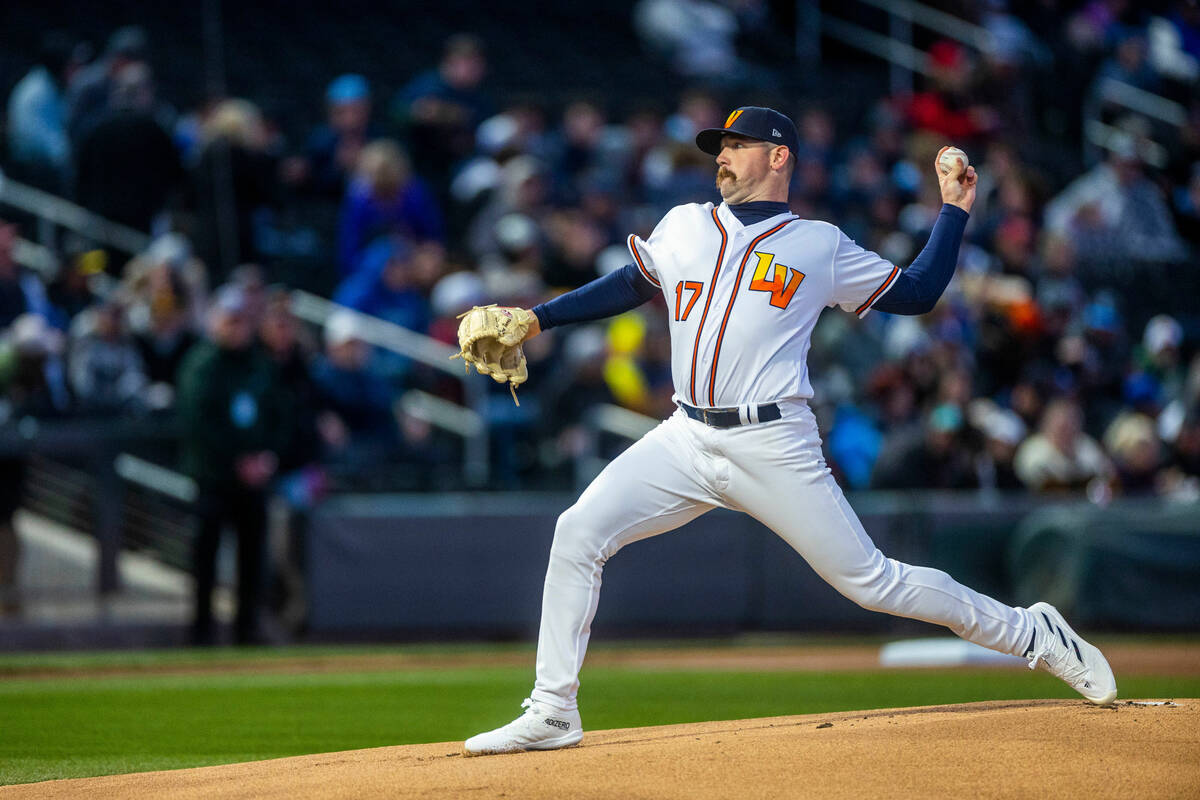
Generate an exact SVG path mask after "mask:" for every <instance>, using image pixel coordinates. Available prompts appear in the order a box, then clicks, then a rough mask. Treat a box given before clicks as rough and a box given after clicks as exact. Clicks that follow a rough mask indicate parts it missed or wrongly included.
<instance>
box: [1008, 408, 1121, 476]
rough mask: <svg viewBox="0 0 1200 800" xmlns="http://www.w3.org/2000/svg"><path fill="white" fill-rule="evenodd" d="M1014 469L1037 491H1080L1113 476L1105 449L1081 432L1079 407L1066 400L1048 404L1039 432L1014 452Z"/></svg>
mask: <svg viewBox="0 0 1200 800" xmlns="http://www.w3.org/2000/svg"><path fill="white" fill-rule="evenodd" d="M1014 466H1015V468H1016V471H1017V477H1019V478H1020V479H1021V482H1022V483H1024V484H1025V485H1026V486H1027V487H1029V488H1030V489H1033V490H1034V491H1038V492H1053V491H1065V490H1078V489H1083V488H1085V487H1086V486H1087V485H1088V483H1089V482H1091V481H1092V480H1096V479H1099V480H1102V481H1107V480H1109V479H1110V478H1111V477H1112V475H1113V468H1112V463H1111V462H1110V461H1109V459H1108V456H1106V455H1105V454H1104V450H1103V449H1102V448H1101V447H1100V445H1099V444H1097V443H1096V440H1095V439H1093V438H1092V437H1090V436H1088V435H1087V434H1086V433H1084V432H1083V417H1082V414H1081V412H1080V409H1079V404H1078V403H1076V402H1075V401H1074V400H1071V399H1069V398H1065V397H1060V398H1057V399H1055V400H1052V401H1051V402H1050V403H1049V404H1047V406H1046V410H1045V411H1044V412H1043V413H1042V423H1041V427H1040V429H1039V430H1038V432H1037V433H1035V434H1034V435H1032V436H1030V437H1029V438H1028V439H1026V440H1025V441H1024V442H1023V443H1022V444H1021V446H1020V447H1019V448H1018V449H1017V454H1016V458H1015V461H1014Z"/></svg>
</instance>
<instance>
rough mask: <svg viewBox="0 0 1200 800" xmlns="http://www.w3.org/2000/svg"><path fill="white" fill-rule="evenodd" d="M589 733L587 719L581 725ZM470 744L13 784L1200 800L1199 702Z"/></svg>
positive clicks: (142, 790) (127, 792)
mask: <svg viewBox="0 0 1200 800" xmlns="http://www.w3.org/2000/svg"><path fill="white" fill-rule="evenodd" d="M584 719H585V722H586V717H585V718H584ZM461 747H462V743H461V742H447V743H442V744H422V745H408V746H404V747H381V748H375V749H372V750H355V751H349V752H344V753H327V754H324V755H315V756H299V757H296V758H283V759H276V760H273V761H259V762H254V763H248V764H230V765H227V766H220V767H205V768H202V769H184V770H175V771H171V772H148V773H142V774H138V775H114V776H108V777H102V778H87V779H80V780H69V781H50V782H47V783H39V784H28V785H25V786H12V787H8V788H7V789H3V788H0V798H5V799H6V798H8V797H10V796H11V797H67V796H70V797H88V798H95V799H96V800H101V799H102V798H120V799H121V800H128V798H142V797H145V798H151V797H152V798H205V800H209V799H210V798H235V797H236V798H241V797H254V798H301V797H313V798H403V797H423V798H456V797H472V798H493V797H504V798H524V797H529V798H539V800H545V799H546V798H561V799H562V800H567V799H568V798H570V799H571V800H574V799H575V798H622V800H624V799H625V798H648V799H649V798H654V799H655V800H658V799H659V798H688V800H696V799H697V798H739V799H740V798H760V797H761V798H768V797H769V798H793V797H819V798H822V800H830V799H832V798H853V800H862V798H871V797H921V798H929V797H947V798H962V797H1070V798H1087V800H1095V798H1103V797H1122V798H1128V797H1139V798H1143V797H1147V798H1148V797H1198V796H1200V769H1198V767H1200V701H1198V700H1176V701H1175V702H1174V703H1170V704H1165V705H1163V704H1159V705H1134V704H1130V703H1129V701H1119V704H1118V706H1117V707H1116V708H1108V709H1105V708H1096V707H1094V706H1090V705H1086V704H1084V703H1083V702H1081V701H1078V702H1077V701H1066V700H1026V701H1014V702H995V703H970V704H966V705H956V706H928V707H923V708H906V709H890V710H884V711H858V712H844V713H837V714H812V715H808V716H801V717H771V718H765V719H748V720H737V721H730V722H705V723H699V724H690V725H664V726H661V727H654V728H628V729H624V730H612V731H589V732H588V733H587V734H586V735H585V736H584V740H583V744H582V745H581V746H579V747H575V748H570V749H567V750H559V751H555V752H544V753H518V754H513V755H504V756H485V757H482V758H463V757H462V756H461V755H460V753H461Z"/></svg>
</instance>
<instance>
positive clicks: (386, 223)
mask: <svg viewBox="0 0 1200 800" xmlns="http://www.w3.org/2000/svg"><path fill="white" fill-rule="evenodd" d="M392 234H398V235H400V236H403V237H405V238H407V239H409V240H410V241H413V242H420V241H426V240H430V239H432V240H434V241H440V240H441V239H442V236H443V226H442V212H441V209H440V208H439V207H438V204H437V200H436V199H435V198H434V196H433V194H432V193H431V192H430V191H429V188H428V187H427V186H426V185H425V182H424V181H422V180H421V179H420V178H418V177H416V176H415V175H413V174H412V165H411V164H410V163H409V160H408V156H407V155H405V153H404V151H403V150H401V149H400V145H398V144H396V142H394V141H391V140H389V139H380V140H378V141H375V142H371V143H370V144H368V145H367V146H366V147H364V148H363V149H362V152H361V154H360V155H359V158H358V164H357V165H356V166H355V172H354V180H353V181H352V182H351V183H350V186H349V188H347V190H346V197H345V199H344V200H343V202H342V211H341V220H340V222H339V225H338V262H339V264H340V266H341V271H342V275H343V276H349V275H353V274H354V273H355V272H357V271H358V270H359V269H360V268H361V267H362V264H361V261H362V258H363V255H364V253H365V252H366V250H367V248H368V247H369V246H370V245H371V243H372V242H374V241H375V240H376V239H378V238H379V237H381V236H388V235H392Z"/></svg>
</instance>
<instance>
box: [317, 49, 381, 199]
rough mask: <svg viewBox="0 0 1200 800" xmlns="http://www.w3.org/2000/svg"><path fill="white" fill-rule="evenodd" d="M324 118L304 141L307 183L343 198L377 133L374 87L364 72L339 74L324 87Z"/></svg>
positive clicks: (332, 195)
mask: <svg viewBox="0 0 1200 800" xmlns="http://www.w3.org/2000/svg"><path fill="white" fill-rule="evenodd" d="M325 109H326V118H325V122H324V123H322V124H321V125H319V126H318V127H317V128H316V129H315V130H313V132H312V133H310V134H309V136H308V143H307V144H306V145H305V148H304V150H305V157H306V159H307V164H306V172H307V179H308V180H307V184H308V186H309V187H310V188H311V189H312V190H313V191H315V192H316V193H318V194H321V195H323V196H326V197H332V198H339V199H340V198H341V197H342V195H343V194H344V193H345V191H346V183H347V180H348V179H349V177H350V176H351V175H352V174H353V172H354V170H355V167H356V165H357V164H358V160H359V155H360V154H361V153H362V149H363V147H365V146H366V144H367V142H369V141H371V140H372V139H375V138H377V137H378V134H379V131H378V130H377V129H376V128H375V126H374V125H373V124H372V122H371V88H370V84H368V83H367V79H366V78H364V77H363V76H362V75H356V74H351V73H348V74H346V75H339V76H338V77H337V78H335V79H334V80H333V82H332V83H330V84H329V87H328V88H327V89H326V90H325Z"/></svg>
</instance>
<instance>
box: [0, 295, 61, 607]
mask: <svg viewBox="0 0 1200 800" xmlns="http://www.w3.org/2000/svg"><path fill="white" fill-rule="evenodd" d="M62 339H63V337H62V335H61V334H60V333H59V332H58V331H56V330H54V329H53V328H50V327H48V326H47V325H46V321H45V319H44V318H43V317H41V316H39V315H36V314H24V315H22V316H20V317H18V318H17V319H16V321H15V322H13V324H12V325H11V326H9V328H8V330H7V331H6V332H5V335H4V337H3V339H2V340H0V425H4V426H12V425H15V424H17V423H19V422H21V421H23V420H28V419H33V420H37V419H47V418H54V417H60V416H62V415H63V414H64V413H65V412H66V411H67V400H68V398H67V393H66V387H65V386H64V385H63V379H62V365H61V362H60V360H59V356H60V354H61V351H62V346H63V345H62ZM25 468H26V459H25V458H24V457H23V456H21V455H20V454H14V455H8V456H4V457H3V458H0V616H4V615H7V614H17V613H19V612H20V611H21V597H20V592H19V587H18V585H17V568H18V566H19V563H20V557H21V547H20V544H21V542H20V539H19V538H18V537H17V534H16V530H15V528H14V527H13V515H14V514H15V513H16V511H17V509H18V508H19V507H20V504H21V499H22V494H23V491H24V488H25Z"/></svg>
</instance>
